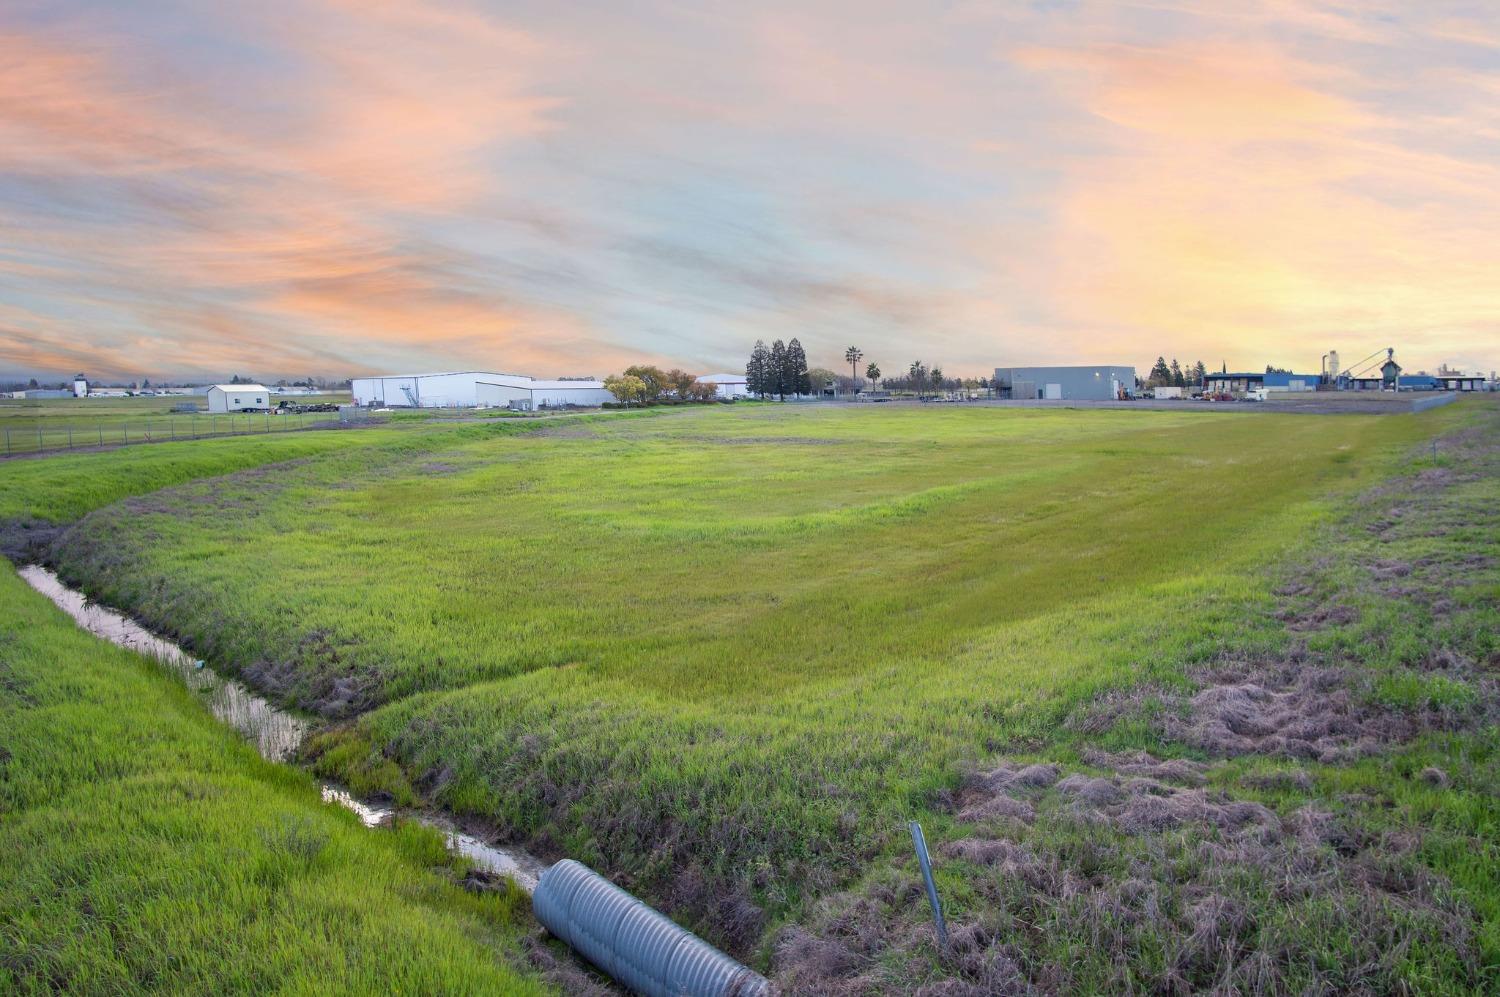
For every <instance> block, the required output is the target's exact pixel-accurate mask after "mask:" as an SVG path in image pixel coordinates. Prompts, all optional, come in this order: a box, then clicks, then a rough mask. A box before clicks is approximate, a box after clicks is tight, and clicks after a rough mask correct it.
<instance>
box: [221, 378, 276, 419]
mask: <svg viewBox="0 0 1500 997" xmlns="http://www.w3.org/2000/svg"><path fill="white" fill-rule="evenodd" d="M207 394H208V410H209V411H210V412H258V411H261V410H264V409H269V408H270V407H271V392H270V389H268V388H266V387H265V386H264V385H261V384H214V385H210V386H209V389H208V392H207Z"/></svg>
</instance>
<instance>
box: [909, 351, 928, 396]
mask: <svg viewBox="0 0 1500 997" xmlns="http://www.w3.org/2000/svg"><path fill="white" fill-rule="evenodd" d="M907 373H908V374H909V375H910V376H911V383H912V384H914V385H916V388H917V397H918V398H921V397H922V395H923V393H922V385H923V383H924V382H925V381H926V380H927V368H926V367H923V366H922V361H920V360H913V361H912V362H911V368H910V369H909V370H908V371H907Z"/></svg>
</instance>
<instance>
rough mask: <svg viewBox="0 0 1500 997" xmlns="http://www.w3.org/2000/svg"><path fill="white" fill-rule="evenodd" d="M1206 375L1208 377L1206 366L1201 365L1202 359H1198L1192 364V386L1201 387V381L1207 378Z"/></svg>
mask: <svg viewBox="0 0 1500 997" xmlns="http://www.w3.org/2000/svg"><path fill="white" fill-rule="evenodd" d="M1207 377H1208V368H1207V367H1205V366H1203V361H1202V360H1199V361H1198V362H1197V363H1195V364H1193V386H1194V387H1198V388H1201V387H1203V382H1204V380H1205V379H1207Z"/></svg>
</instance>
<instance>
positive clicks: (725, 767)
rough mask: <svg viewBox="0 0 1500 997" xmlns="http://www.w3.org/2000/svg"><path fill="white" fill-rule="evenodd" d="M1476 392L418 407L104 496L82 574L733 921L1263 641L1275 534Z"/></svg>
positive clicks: (395, 761) (849, 866) (361, 743)
mask: <svg viewBox="0 0 1500 997" xmlns="http://www.w3.org/2000/svg"><path fill="white" fill-rule="evenodd" d="M1451 418H1454V416H1452V415H1451V414H1450V415H1445V414H1444V413H1443V412H1436V413H1429V414H1427V415H1424V416H1396V417H1356V416H1350V417H1337V418H1328V417H1305V416H1279V415H1269V414H1267V415H1261V414H1254V415H1247V414H1216V413H1208V412H1198V411H1185V412H1182V413H1172V412H1118V411H1102V412H1085V411H1038V410H1028V411H1015V410H1010V411H1002V410H996V409H983V408H976V409H957V408H955V409H944V410H936V409H927V408H922V409H917V408H915V407H913V408H899V407H893V408H890V409H854V410H851V409H844V408H817V409H794V408H782V407H769V406H736V407H734V408H733V409H727V410H725V409H711V410H706V411H695V412H682V413H672V414H670V415H667V416H662V417H659V418H650V419H638V420H637V419H631V420H626V419H618V418H604V419H599V420H596V421H593V422H586V423H585V422H579V423H576V424H573V423H570V424H568V425H557V426H553V427H548V428H545V429H543V430H541V431H538V432H529V433H524V434H523V433H516V434H498V433H484V434H465V435H463V436H452V437H443V438H438V437H430V438H427V442H428V444H429V449H428V450H427V451H426V452H422V453H418V452H416V451H415V450H410V451H409V452H404V453H401V454H394V453H391V454H389V455H388V457H389V459H382V460H379V461H376V462H371V461H368V460H366V459H365V458H364V456H363V455H362V454H359V453H355V452H352V451H351V452H346V453H342V454H332V455H328V456H326V457H322V458H318V459H313V460H309V461H307V462H305V463H302V464H300V465H297V466H295V467H290V468H286V469H285V470H280V469H278V470H277V472H276V473H274V474H258V475H253V476H239V477H230V478H225V479H222V480H219V481H215V482H212V483H208V484H189V485H186V486H184V487H182V488H180V489H175V490H173V491H170V492H162V493H157V494H154V495H149V496H144V497H142V498H140V499H135V500H129V501H125V502H122V503H119V504H118V505H116V506H113V507H110V508H109V509H106V510H102V511H101V512H99V513H97V514H95V515H93V516H91V517H89V518H88V519H87V520H85V521H84V522H83V523H82V524H81V525H80V526H79V528H78V529H77V530H76V531H74V533H72V534H71V535H70V536H69V537H68V538H66V539H65V541H64V542H63V543H62V545H61V546H60V548H59V552H58V559H59V563H60V565H61V567H62V569H63V570H64V573H65V574H66V575H67V576H68V577H70V578H71V579H73V580H75V581H77V582H80V583H82V584H84V585H85V586H86V587H88V588H89V589H90V590H91V591H93V592H95V593H97V594H99V595H101V596H102V597H104V598H105V599H107V600H108V601H110V602H113V603H117V604H120V605H124V606H127V607H129V608H131V609H132V610H133V611H134V612H136V613H138V614H140V615H142V616H143V617H144V618H146V619H147V620H149V621H151V622H153V623H155V624H156V625H157V626H159V627H162V628H164V629H167V630H170V631H172V632H175V633H177V634H179V635H181V636H182V637H183V638H184V639H185V640H186V641H187V642H188V643H189V644H190V645H191V646H193V647H195V648H198V649H199V650H200V651H202V652H204V653H206V654H208V655H210V656H212V657H213V658H214V659H215V660H216V661H218V662H222V663H224V664H226V665H227V666H229V667H231V668H237V669H240V670H242V671H244V672H245V673H246V674H248V675H251V676H252V677H255V678H256V679H257V680H259V681H260V682H262V684H267V685H270V686H271V687H273V688H275V689H278V690H280V691H281V692H282V693H283V694H284V695H285V696H286V697H287V698H288V699H289V700H291V701H293V702H296V703H299V704H300V705H303V706H309V707H313V708H318V709H322V710H324V711H325V712H327V713H328V714H329V715H331V716H334V717H346V716H352V715H355V714H360V715H359V716H358V719H357V720H356V721H355V722H354V723H352V724H350V725H348V726H345V727H342V728H340V729H338V730H336V731H334V732H333V733H331V734H329V735H327V736H325V737H324V738H322V739H321V740H320V741H319V743H318V748H319V750H321V751H323V754H322V756H321V758H320V759H319V764H320V765H322V766H323V767H325V768H326V769H329V770H332V771H335V772H337V773H338V774H339V775H341V776H342V777H344V778H346V779H349V780H351V781H354V782H356V783H358V784H361V785H362V786H363V787H364V788H381V787H383V788H386V789H387V790H389V791H390V792H391V793H392V795H394V796H397V797H398V798H413V797H415V796H418V795H423V796H426V797H428V798H430V799H433V800H435V801H437V802H439V803H442V804H445V805H447V806H449V807H452V808H454V809H456V810H459V811H464V812H472V813H476V814H480V815H483V816H485V817H488V818H490V819H492V820H493V821H495V822H496V823H497V824H498V825H499V826H500V827H501V828H502V829H504V830H506V831H508V832H509V833H511V834H514V835H516V836H518V837H523V838H528V839H530V840H532V841H533V843H534V845H535V846H536V847H538V848H539V849H541V850H543V851H550V852H555V853H559V854H562V853H566V854H568V855H571V856H574V857H577V858H580V859H582V860H584V861H587V862H590V863H593V864H595V865H597V866H600V867H602V868H604V869H606V870H608V871H610V872H611V873H613V874H615V875H617V876H618V877H620V878H621V879H623V880H624V881H626V882H627V883H630V884H632V885H636V886H638V887H640V888H641V889H643V890H644V891H646V892H647V893H648V894H649V895H650V896H652V898H653V899H656V900H658V901H659V902H662V903H664V904H666V905H668V906H669V907H671V908H672V909H674V910H676V911H678V912H679V913H680V914H682V915H683V916H685V917H687V918H689V919H692V920H694V921H695V923H697V924H698V926H700V927H702V928H704V929H705V930H706V931H708V932H709V933H710V934H712V935H713V936H714V937H716V938H718V939H720V940H723V941H726V942H728V943H731V944H736V945H741V946H742V945H745V944H748V943H750V942H753V940H754V939H755V938H756V937H758V935H759V932H760V930H761V928H762V927H763V924H764V922H763V921H762V920H761V919H760V917H759V916H758V915H757V913H756V909H757V908H761V909H769V911H770V912H771V913H772V915H773V916H774V915H775V914H777V913H781V912H785V911H788V910H793V909H796V908H797V906H798V905H799V904H800V903H801V902H802V901H803V900H804V899H805V898H806V897H808V896H812V895H816V894H818V893H820V892H821V891H823V890H825V889H827V888H829V887H830V886H831V885H832V884H834V883H837V882H840V881H844V880H847V879H848V878H849V877H850V876H853V875H856V874H857V873H858V872H859V869H860V867H861V863H862V862H863V861H864V860H866V859H867V858H868V857H869V856H871V855H873V854H875V853H876V852H878V851H879V850H880V849H881V848H882V847H884V846H885V845H886V844H887V843H889V842H891V841H893V840H895V839H896V837H897V836H899V834H900V833H901V831H902V829H901V827H900V825H899V823H898V821H899V819H900V818H902V817H903V816H906V815H908V814H910V813H911V812H913V811H919V810H921V809H922V808H923V807H925V806H926V805H927V804H928V803H929V802H930V801H931V800H933V799H934V798H936V797H937V795H938V794H940V793H942V792H943V791H944V790H946V789H949V788H951V787H952V786H953V785H954V784H955V783H956V781H957V780H958V778H959V776H960V774H961V772H962V771H963V770H964V768H965V766H967V765H968V764H969V763H971V762H972V761H974V760H975V759H978V758H981V757H983V756H985V755H987V754H989V753H991V752H994V751H996V750H999V749H1002V748H1005V747H1012V748H1021V749H1024V748H1025V747H1026V746H1028V745H1036V744H1041V743H1045V742H1046V741H1047V740H1048V739H1050V738H1051V737H1053V735H1054V733H1055V731H1056V728H1057V726H1058V724H1059V723H1060V721H1061V719H1062V718H1063V717H1064V716H1065V715H1066V714H1067V712H1068V710H1069V709H1070V708H1071V707H1072V706H1073V705H1075V704H1076V703H1078V702H1079V701H1080V700H1081V699H1083V698H1086V697H1088V696H1091V695H1093V694H1094V693H1096V692H1098V691H1099V690H1101V689H1104V688H1108V687H1112V686H1117V685H1131V684H1135V683H1138V682H1141V681H1145V680H1152V681H1158V682H1162V683H1173V682H1178V681H1180V680H1181V674H1182V669H1183V667H1184V666H1185V665H1187V664H1188V663H1191V662H1194V661H1199V660H1202V659H1204V658H1207V657H1209V656H1212V655H1214V654H1216V653H1218V652H1219V651H1221V650H1222V649H1224V648H1227V647H1231V646H1232V647H1234V648H1235V649H1236V651H1237V652H1238V653H1246V652H1248V651H1253V650H1255V649H1257V648H1264V649H1274V647H1276V646H1277V645H1278V643H1279V642H1282V641H1284V640H1285V639H1286V635H1285V633H1284V631H1283V629H1282V628H1281V626H1280V625H1279V624H1278V623H1277V622H1276V621H1275V620H1274V619H1272V618H1271V616H1270V613H1269V608H1270V602H1271V600H1270V597H1269V592H1268V588H1269V586H1268V582H1267V579H1266V572H1265V571H1264V570H1263V569H1264V566H1265V564H1267V563H1268V562H1271V561H1274V560H1276V559H1278V558H1281V557H1283V556H1285V555H1287V554H1289V553H1292V552H1294V551H1295V548H1296V546H1297V545H1298V544H1299V543H1302V542H1305V541H1306V540H1307V538H1308V537H1309V535H1310V530H1311V528H1312V527H1313V526H1314V525H1315V524H1317V523H1318V522H1320V521H1321V520H1322V519H1323V518H1324V517H1325V516H1326V514H1327V513H1328V511H1329V509H1330V508H1331V507H1332V503H1334V502H1336V501H1337V497H1338V496H1339V495H1340V494H1341V493H1344V492H1346V491H1348V490H1350V489H1352V488H1354V487H1357V486H1360V485H1362V484H1366V483H1368V482H1370V481H1371V480H1373V479H1374V478H1375V477H1376V476H1378V475H1379V474H1381V473H1384V472H1385V471H1387V470H1389V468H1390V467H1391V464H1392V462H1393V459H1394V456H1395V455H1396V454H1398V453H1400V452H1402V451H1404V450H1405V449H1407V448H1409V447H1410V446H1411V445H1412V444H1413V443H1414V442H1415V441H1417V440H1419V439H1421V438H1423V437H1424V436H1425V435H1426V434H1428V433H1430V432H1432V431H1434V429H1435V428H1437V427H1438V426H1440V425H1443V424H1444V420H1445V419H1451Z"/></svg>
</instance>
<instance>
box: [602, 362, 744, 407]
mask: <svg viewBox="0 0 1500 997" xmlns="http://www.w3.org/2000/svg"><path fill="white" fill-rule="evenodd" d="M604 389H605V390H606V391H608V392H609V393H610V394H612V395H614V396H615V397H616V398H617V399H619V400H620V401H621V402H623V403H624V404H626V405H631V404H635V403H639V404H641V405H647V404H651V403H653V402H665V401H683V402H711V401H713V400H714V398H715V397H716V396H717V395H718V390H719V389H718V385H715V384H709V383H708V382H706V381H699V380H698V378H697V377H695V376H694V375H692V374H689V373H687V372H686V371H684V370H681V369H679V368H677V367H673V368H672V369H671V370H665V371H664V370H662V369H661V368H660V367H656V366H653V365H651V364H635V365H633V366H630V367H626V368H625V371H624V373H621V374H611V375H610V376H608V377H606V378H605V379H604Z"/></svg>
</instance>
